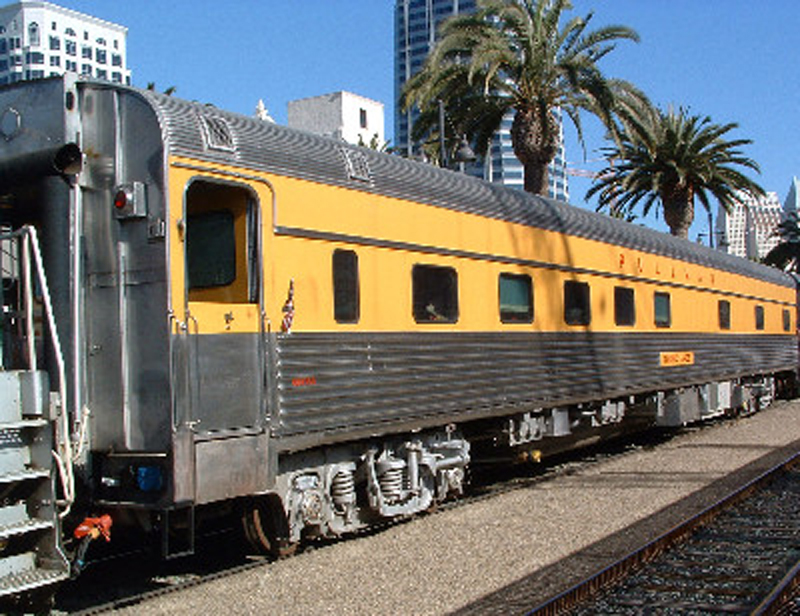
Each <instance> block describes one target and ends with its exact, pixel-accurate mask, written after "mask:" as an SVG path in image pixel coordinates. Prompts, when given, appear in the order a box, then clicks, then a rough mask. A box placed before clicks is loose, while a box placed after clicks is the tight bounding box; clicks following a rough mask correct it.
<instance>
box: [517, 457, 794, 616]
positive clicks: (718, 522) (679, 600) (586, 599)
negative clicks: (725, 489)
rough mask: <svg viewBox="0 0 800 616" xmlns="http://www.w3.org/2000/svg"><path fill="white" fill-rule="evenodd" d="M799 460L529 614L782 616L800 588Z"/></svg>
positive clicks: (781, 466) (772, 471) (777, 468)
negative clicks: (724, 615) (765, 615)
mask: <svg viewBox="0 0 800 616" xmlns="http://www.w3.org/2000/svg"><path fill="white" fill-rule="evenodd" d="M799 513H800V454H797V455H795V456H794V457H792V458H791V459H790V460H788V461H785V462H782V463H781V464H778V465H777V466H775V467H774V468H772V469H770V470H768V471H767V472H765V473H764V474H762V475H761V476H759V477H757V478H756V479H755V480H753V481H751V482H750V483H748V484H747V485H745V486H744V487H743V488H741V489H740V490H738V491H736V492H735V493H733V494H731V495H730V496H728V497H727V498H725V499H723V500H721V501H718V502H717V503H715V504H714V505H712V506H710V507H708V508H707V509H705V510H704V511H702V512H701V513H700V514H698V515H696V516H693V517H692V518H691V519H689V520H687V521H686V522H684V523H682V524H680V525H678V526H676V527H675V528H673V529H672V530H670V531H668V532H667V533H665V534H664V535H662V536H660V537H658V538H657V539H656V540H654V541H652V542H650V543H648V544H647V545H645V546H644V547H643V548H640V549H637V550H635V551H634V552H632V553H630V554H628V555H627V556H625V557H623V558H622V559H620V560H619V561H617V562H616V563H614V564H612V565H610V566H608V567H606V568H604V569H603V570H602V571H600V572H599V573H597V574H595V575H593V576H591V577H590V578H587V579H586V580H584V581H583V582H581V583H579V584H577V585H575V586H574V587H572V588H571V589H569V590H567V591H565V592H563V593H561V594H559V595H558V596H556V597H555V598H553V599H551V600H549V601H548V602H546V603H545V604H543V605H540V606H538V607H536V608H535V609H533V610H532V611H531V612H530V614H531V615H536V616H541V615H549V614H570V615H571V616H588V615H590V614H721V613H728V614H733V613H735V614H776V613H787V614H790V613H797V611H794V610H795V608H797V610H800V604H798V603H795V604H794V606H792V605H791V602H792V601H795V602H796V601H797V599H792V595H793V593H794V592H796V590H797V586H798V584H800V515H799Z"/></svg>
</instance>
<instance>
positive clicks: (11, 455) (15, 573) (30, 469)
mask: <svg viewBox="0 0 800 616" xmlns="http://www.w3.org/2000/svg"><path fill="white" fill-rule="evenodd" d="M48 392H49V388H48V378H47V374H46V373H45V372H42V371H31V370H11V371H3V372H0V601H4V600H6V599H9V598H14V597H17V596H22V595H26V594H30V593H33V592H34V591H37V590H39V589H42V590H43V592H44V594H45V595H47V589H48V588H53V585H54V584H56V583H57V582H60V581H62V580H65V579H66V578H68V577H69V562H68V560H67V559H66V557H65V556H64V554H63V552H62V550H61V542H60V526H59V519H58V514H57V510H56V498H55V488H54V485H55V478H54V470H53V468H54V464H53V457H52V438H53V421H52V417H51V413H50V403H49V393H48ZM0 609H2V608H0Z"/></svg>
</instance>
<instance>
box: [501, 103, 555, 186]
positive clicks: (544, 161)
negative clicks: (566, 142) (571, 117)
mask: <svg viewBox="0 0 800 616" xmlns="http://www.w3.org/2000/svg"><path fill="white" fill-rule="evenodd" d="M557 139H558V123H557V122H556V119H555V117H553V114H552V113H551V112H550V111H544V116H543V117H540V116H539V115H538V114H537V113H536V110H534V109H518V110H517V112H516V113H515V114H514V121H513V122H512V124H511V144H512V146H513V148H514V154H516V156H517V159H519V161H520V162H521V163H522V167H523V168H524V170H525V191H526V192H529V193H532V194H535V195H542V196H544V197H546V196H547V195H548V192H549V188H550V187H549V182H548V169H547V166H548V165H549V164H550V161H552V160H553V158H555V155H556V151H557V147H558V146H557Z"/></svg>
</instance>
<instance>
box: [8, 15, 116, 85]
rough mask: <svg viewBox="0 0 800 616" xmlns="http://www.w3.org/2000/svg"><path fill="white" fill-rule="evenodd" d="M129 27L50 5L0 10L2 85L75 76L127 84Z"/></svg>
mask: <svg viewBox="0 0 800 616" xmlns="http://www.w3.org/2000/svg"><path fill="white" fill-rule="evenodd" d="M127 36H128V29H127V28H126V27H124V26H120V25H117V24H114V23H111V22H108V21H104V20H102V19H98V18H97V17H92V16H91V15H85V14H83V13H79V12H77V11H73V10H70V9H66V8H63V7H60V6H57V5H55V4H51V3H49V2H41V1H38V0H22V1H21V2H16V3H14V4H9V5H7V6H4V7H0V85H3V84H7V83H14V82H17V81H22V80H27V79H41V78H44V77H52V76H56V75H62V74H64V73H67V72H71V73H77V74H79V75H84V76H88V77H94V78H96V79H105V80H107V81H112V82H114V83H123V84H130V81H131V72H130V70H128V68H127V58H126V40H127Z"/></svg>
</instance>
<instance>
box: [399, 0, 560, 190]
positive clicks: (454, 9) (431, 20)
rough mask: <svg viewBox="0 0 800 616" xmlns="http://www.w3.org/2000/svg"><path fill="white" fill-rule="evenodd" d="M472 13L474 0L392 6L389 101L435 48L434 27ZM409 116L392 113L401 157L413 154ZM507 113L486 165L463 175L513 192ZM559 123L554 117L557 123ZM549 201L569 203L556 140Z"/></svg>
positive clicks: (517, 166)
mask: <svg viewBox="0 0 800 616" xmlns="http://www.w3.org/2000/svg"><path fill="white" fill-rule="evenodd" d="M475 10H476V3H475V0H396V2H395V33H394V35H395V44H394V48H395V67H394V77H395V79H394V85H395V101H399V100H400V94H401V93H402V91H403V86H404V85H405V83H406V81H408V80H409V79H410V78H411V77H412V76H413V75H415V74H416V73H417V72H419V70H420V69H421V68H422V66H423V64H424V63H425V58H426V57H427V56H428V53H429V52H430V50H431V49H432V48H433V46H434V45H435V44H436V32H437V29H438V27H439V24H440V23H441V22H442V21H443V20H444V19H446V18H448V17H450V16H451V15H456V14H459V13H469V12H472V11H475ZM415 116H416V114H415V112H414V111H413V110H410V111H408V112H403V111H402V110H401V109H400V107H399V105H398V106H397V107H396V111H395V122H394V141H395V146H396V148H397V149H398V150H399V151H400V152H402V153H403V155H405V156H412V155H414V154H418V150H417V148H415V145H414V144H413V143H411V141H410V138H409V135H410V133H411V128H412V126H413V122H414V119H415ZM513 117H514V116H513V112H510V113H509V114H508V115H507V116H506V117H505V118H504V119H503V123H502V126H501V127H500V130H499V131H498V132H497V133H495V135H494V138H493V139H492V145H491V148H490V151H489V153H488V154H487V156H486V159H485V160H483V161H481V162H479V163H477V164H473V165H470V166H469V168H468V172H469V173H472V174H475V175H479V176H481V177H483V178H485V179H487V180H490V181H492V182H498V183H502V184H505V185H507V186H511V187H514V188H520V189H521V188H522V187H523V168H522V164H521V163H520V162H519V160H517V157H516V156H515V155H514V150H513V148H512V146H511V122H512V121H513ZM560 119H561V118H560V117H559V120H560ZM559 124H560V123H559ZM549 175H550V196H551V197H553V198H555V199H559V200H562V201H568V200H569V190H568V183H567V164H566V157H565V153H564V139H563V135H562V136H561V138H560V140H559V148H558V153H557V154H556V158H555V159H554V160H553V162H552V163H551V165H550V174H549Z"/></svg>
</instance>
